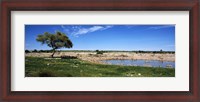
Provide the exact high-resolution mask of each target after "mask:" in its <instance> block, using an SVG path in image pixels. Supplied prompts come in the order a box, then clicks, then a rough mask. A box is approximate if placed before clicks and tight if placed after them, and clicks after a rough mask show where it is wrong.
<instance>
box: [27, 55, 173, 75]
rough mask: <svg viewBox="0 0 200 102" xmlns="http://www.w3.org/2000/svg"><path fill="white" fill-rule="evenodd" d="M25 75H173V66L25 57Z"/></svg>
mask: <svg viewBox="0 0 200 102" xmlns="http://www.w3.org/2000/svg"><path fill="white" fill-rule="evenodd" d="M25 76H26V77H175V68H152V67H140V66H121V65H105V64H99V63H91V62H90V61H86V60H81V59H61V58H53V59H51V58H49V59H48V58H44V57H30V56H26V57H25Z"/></svg>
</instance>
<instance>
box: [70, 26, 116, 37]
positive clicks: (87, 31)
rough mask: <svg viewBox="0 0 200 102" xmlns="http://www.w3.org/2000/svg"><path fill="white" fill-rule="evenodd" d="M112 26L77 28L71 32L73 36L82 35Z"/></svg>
mask: <svg viewBox="0 0 200 102" xmlns="http://www.w3.org/2000/svg"><path fill="white" fill-rule="evenodd" d="M111 27H112V26H93V27H90V28H78V30H77V31H74V32H73V33H72V34H73V35H74V36H78V35H83V34H87V33H92V32H95V31H102V30H106V29H109V28H111Z"/></svg>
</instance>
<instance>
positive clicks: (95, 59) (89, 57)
mask: <svg viewBox="0 0 200 102" xmlns="http://www.w3.org/2000/svg"><path fill="white" fill-rule="evenodd" d="M51 54H52V53H26V54H25V56H27V57H46V58H48V57H50V56H51ZM54 56H55V57H61V56H72V57H77V58H79V59H81V60H85V61H89V62H92V63H102V62H101V60H112V59H119V60H120V59H121V60H123V59H130V60H138V59H142V60H159V61H175V54H168V53H165V54H164V53H163V54H153V53H134V52H107V53H104V54H102V55H101V54H96V52H56V53H55V55H54ZM102 64H103V63H102Z"/></svg>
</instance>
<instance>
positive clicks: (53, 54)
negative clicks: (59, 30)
mask: <svg viewBox="0 0 200 102" xmlns="http://www.w3.org/2000/svg"><path fill="white" fill-rule="evenodd" d="M55 52H56V50H55V49H53V54H52V55H51V58H53V55H54V54H55Z"/></svg>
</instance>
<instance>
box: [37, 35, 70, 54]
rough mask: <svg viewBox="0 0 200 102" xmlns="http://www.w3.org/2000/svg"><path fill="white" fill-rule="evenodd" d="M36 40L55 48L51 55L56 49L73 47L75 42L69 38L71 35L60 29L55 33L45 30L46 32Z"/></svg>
mask: <svg viewBox="0 0 200 102" xmlns="http://www.w3.org/2000/svg"><path fill="white" fill-rule="evenodd" d="M36 40H37V41H38V42H41V43H42V44H47V46H49V47H51V48H52V50H53V54H52V55H51V56H52V57H53V55H54V53H55V50H56V49H60V48H72V47H73V43H72V41H71V40H70V39H69V37H68V36H67V35H66V34H64V33H62V32H59V31H58V32H56V33H55V34H50V33H48V32H45V33H44V34H39V35H38V36H37V38H36Z"/></svg>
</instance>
